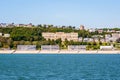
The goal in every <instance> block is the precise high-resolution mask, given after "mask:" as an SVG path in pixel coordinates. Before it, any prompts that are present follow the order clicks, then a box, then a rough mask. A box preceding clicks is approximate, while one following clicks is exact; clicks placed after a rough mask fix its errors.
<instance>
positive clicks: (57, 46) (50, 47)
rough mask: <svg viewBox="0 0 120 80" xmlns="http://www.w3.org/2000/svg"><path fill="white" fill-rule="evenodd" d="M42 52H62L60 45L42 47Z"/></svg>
mask: <svg viewBox="0 0 120 80" xmlns="http://www.w3.org/2000/svg"><path fill="white" fill-rule="evenodd" d="M41 50H47V51H54V50H60V48H59V45H41Z"/></svg>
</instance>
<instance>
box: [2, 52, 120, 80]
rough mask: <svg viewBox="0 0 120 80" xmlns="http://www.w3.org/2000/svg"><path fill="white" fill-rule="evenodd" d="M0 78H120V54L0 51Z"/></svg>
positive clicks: (72, 79)
mask: <svg viewBox="0 0 120 80" xmlns="http://www.w3.org/2000/svg"><path fill="white" fill-rule="evenodd" d="M0 80H120V55H119V54H69V55H67V54H0Z"/></svg>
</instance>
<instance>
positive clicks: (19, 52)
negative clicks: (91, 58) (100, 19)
mask: <svg viewBox="0 0 120 80" xmlns="http://www.w3.org/2000/svg"><path fill="white" fill-rule="evenodd" d="M0 54H120V51H119V50H117V51H116V50H114V51H97V50H95V51H69V50H56V51H47V50H46V51H45V50H44V51H43V50H34V51H17V50H0Z"/></svg>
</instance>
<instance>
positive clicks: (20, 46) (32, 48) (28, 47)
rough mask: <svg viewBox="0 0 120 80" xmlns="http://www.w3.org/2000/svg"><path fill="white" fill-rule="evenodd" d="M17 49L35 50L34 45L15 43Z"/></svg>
mask: <svg viewBox="0 0 120 80" xmlns="http://www.w3.org/2000/svg"><path fill="white" fill-rule="evenodd" d="M17 50H20V51H32V50H36V45H17Z"/></svg>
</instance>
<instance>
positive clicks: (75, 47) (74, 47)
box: [68, 45, 86, 51]
mask: <svg viewBox="0 0 120 80" xmlns="http://www.w3.org/2000/svg"><path fill="white" fill-rule="evenodd" d="M68 50H75V51H81V50H86V46H85V45H68Z"/></svg>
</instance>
